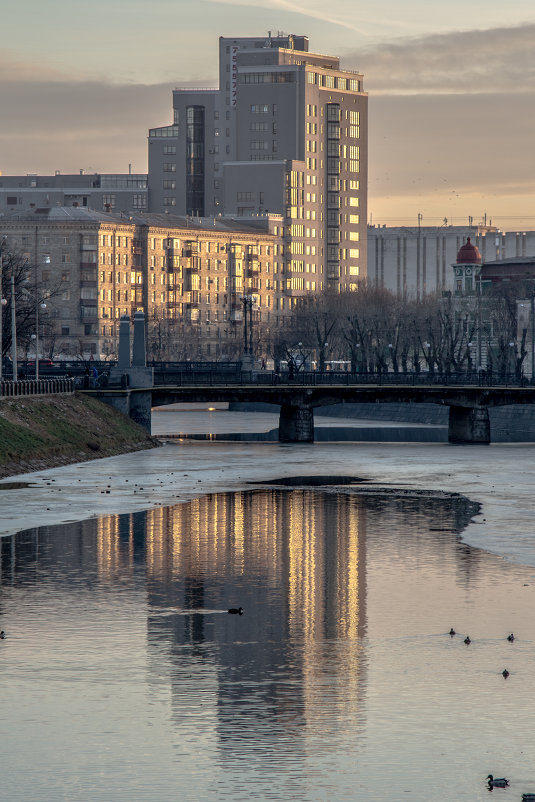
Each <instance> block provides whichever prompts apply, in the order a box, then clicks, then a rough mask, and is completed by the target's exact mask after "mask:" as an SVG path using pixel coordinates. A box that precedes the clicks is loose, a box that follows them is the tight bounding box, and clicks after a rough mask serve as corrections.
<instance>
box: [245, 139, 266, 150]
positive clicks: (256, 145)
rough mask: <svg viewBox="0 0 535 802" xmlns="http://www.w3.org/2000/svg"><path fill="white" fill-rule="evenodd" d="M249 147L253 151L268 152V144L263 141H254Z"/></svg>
mask: <svg viewBox="0 0 535 802" xmlns="http://www.w3.org/2000/svg"><path fill="white" fill-rule="evenodd" d="M249 147H250V148H251V150H267V149H268V143H267V142H265V141H264V140H262V139H253V140H252V141H251V142H250V143H249Z"/></svg>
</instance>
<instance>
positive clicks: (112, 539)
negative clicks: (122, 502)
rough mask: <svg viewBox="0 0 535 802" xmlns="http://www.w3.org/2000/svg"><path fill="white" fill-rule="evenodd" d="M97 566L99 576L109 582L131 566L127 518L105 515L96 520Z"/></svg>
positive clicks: (131, 552) (130, 539) (130, 546)
mask: <svg viewBox="0 0 535 802" xmlns="http://www.w3.org/2000/svg"><path fill="white" fill-rule="evenodd" d="M97 565H98V572H99V576H100V577H101V578H102V579H104V580H106V581H110V582H111V581H112V580H113V579H115V577H116V575H117V573H118V572H119V571H124V569H125V567H127V566H129V567H130V568H131V567H132V566H133V544H132V533H131V523H130V522H129V516H120V515H107V516H106V517H105V518H98V519H97Z"/></svg>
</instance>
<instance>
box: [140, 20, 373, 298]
mask: <svg viewBox="0 0 535 802" xmlns="http://www.w3.org/2000/svg"><path fill="white" fill-rule="evenodd" d="M367 141H368V140H367V95H366V93H365V92H364V91H363V77H362V75H361V74H360V73H356V72H351V71H348V70H344V69H342V68H341V67H340V61H339V59H338V58H337V57H334V56H325V55H319V54H315V53H309V52H308V39H307V37H305V36H294V35H287V36H276V37H273V36H271V35H268V36H267V37H261V38H258V37H251V38H225V37H221V38H220V40H219V86H218V88H217V89H210V90H199V89H191V90H185V89H177V90H175V91H174V92H173V123H172V124H171V125H167V126H163V127H160V128H153V129H151V130H150V131H149V179H148V180H149V209H150V210H151V211H157V212H165V211H172V212H176V213H178V214H181V215H189V216H201V217H202V216H203V215H207V216H215V217H218V216H219V215H222V216H225V215H230V216H233V217H239V218H243V219H245V218H256V217H263V216H265V215H269V214H276V215H280V216H282V218H283V242H284V248H285V252H284V278H285V286H284V293H285V295H286V297H288V298H289V299H294V298H298V297H299V296H302V295H304V294H306V293H307V292H311V291H312V292H321V291H324V290H327V289H334V290H337V291H340V290H346V289H354V288H355V287H356V284H357V282H358V280H359V279H360V278H363V277H365V275H366V266H367V256H366V215H367V162H368V152H367ZM290 304H292V301H290Z"/></svg>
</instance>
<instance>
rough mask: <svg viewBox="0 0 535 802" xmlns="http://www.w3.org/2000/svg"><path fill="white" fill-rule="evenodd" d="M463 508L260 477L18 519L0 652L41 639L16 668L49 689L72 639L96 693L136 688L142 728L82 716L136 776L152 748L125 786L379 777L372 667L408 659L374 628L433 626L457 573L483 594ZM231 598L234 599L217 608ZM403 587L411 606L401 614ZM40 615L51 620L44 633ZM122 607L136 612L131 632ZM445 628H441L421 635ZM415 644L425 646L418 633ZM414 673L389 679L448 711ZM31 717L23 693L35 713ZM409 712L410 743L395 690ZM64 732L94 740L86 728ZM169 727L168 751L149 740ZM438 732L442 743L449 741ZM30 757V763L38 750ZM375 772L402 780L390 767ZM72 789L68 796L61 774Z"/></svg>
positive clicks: (320, 788)
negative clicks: (233, 485)
mask: <svg viewBox="0 0 535 802" xmlns="http://www.w3.org/2000/svg"><path fill="white" fill-rule="evenodd" d="M474 511H475V507H474V506H473V505H470V504H469V503H467V502H466V501H465V500H463V499H451V498H443V499H440V498H438V499H437V498H429V497H426V496H417V495H414V496H408V497H405V498H397V497H390V496H387V495H385V496H373V495H367V496H360V495H358V494H355V493H354V492H353V491H351V490H349V491H347V492H344V493H337V492H335V491H332V492H321V491H318V490H306V489H262V490H252V491H248V492H241V493H235V494H232V493H223V494H215V495H210V496H206V497H203V498H199V499H195V500H193V501H192V502H190V503H188V504H183V505H178V506H175V507H169V508H157V509H153V510H150V511H147V512H143V513H135V514H131V515H121V516H108V517H105V518H100V519H94V520H91V521H85V522H83V523H77V524H71V525H69V526H62V527H51V528H42V529H34V530H28V531H26V532H23V533H21V534H19V535H17V536H16V537H13V538H5V539H4V540H2V541H0V544H1V555H0V570H1V574H0V579H1V591H0V629H2V628H4V629H6V630H8V631H10V630H11V631H13V630H14V629H15V628H17V629H18V635H19V636H20V639H21V641H22V640H24V642H25V644H26V645H25V646H24V647H22V646H21V647H17V644H16V643H15V644H14V649H15V651H14V652H13V654H16V650H17V648H20V649H21V650H22V649H23V648H24V649H26V650H28V649H29V651H26V652H24V660H26V661H30V663H29V664H31V660H32V659H35V654H33V658H32V653H31V648H30V646H28V645H27V644H31V643H33V642H34V640H35V642H39V646H40V653H39V662H38V663H36V664H35V665H32V666H31V671H29V669H28V668H26V670H27V671H28V682H29V683H30V682H31V681H32V680H34V679H35V678H36V677H38V678H39V682H40V683H41V687H43V688H45V689H47V690H48V691H49V692H57V691H56V690H55V689H56V688H57V684H58V682H59V683H61V682H69V681H72V680H73V679H76V678H77V671H78V670H80V669H79V668H78V667H77V665H78V664H77V663H76V661H75V660H74V659H73V653H76V650H83V654H84V662H83V671H84V679H86V678H87V676H88V675H89V676H91V675H93V676H94V683H95V685H94V687H95V690H94V693H95V694H97V697H98V694H99V688H100V685H102V686H104V687H105V685H106V682H108V681H109V676H110V675H111V676H113V681H114V682H115V683H119V685H120V683H121V671H123V672H124V674H125V680H124V682H125V689H126V690H125V692H127V694H128V698H130V699H143V700H144V707H143V714H142V717H141V720H143V722H144V723H145V724H147V725H148V726H150V727H151V728H154V734H153V736H151V738H153V740H151V741H150V743H148V742H147V740H146V739H144V738H143V737H142V736H138V735H137V732H138V730H139V726H140V719H139V718H137V719H132V720H131V721H130V720H129V718H128V716H127V715H126V717H125V720H124V722H122V720H121V723H116V724H115V729H114V726H111V725H110V723H109V721H108V719H107V718H106V721H105V723H104V721H100V723H99V719H98V718H95V721H94V725H93V726H94V728H95V731H96V732H97V731H99V726H100V731H99V739H100V740H99V749H100V750H102V739H104V741H105V742H106V739H109V741H108V742H107V743H108V745H107V747H106V748H109V749H110V750H111V751H113V749H114V744H115V742H116V739H117V738H121V737H122V738H123V740H124V739H127V740H128V742H129V749H130V750H131V760H132V764H133V766H134V767H133V768H132V767H131V768H130V770H131V771H133V772H134V775H133V776H136V772H137V771H140V769H136V768H135V764H136V760H138V759H139V761H140V765H142V764H144V763H146V756H147V750H148V753H149V754H150V760H149V762H150V769H149V771H150V772H151V777H152V778H153V779H154V781H156V778H157V780H158V782H157V784H156V785H155V786H154V793H152V792H151V791H148V790H147V783H146V782H145V781H141V785H140V786H139V787H143V795H140V796H139V798H140V799H145V800H149V799H153V798H154V799H162V798H171V797H170V796H169V793H170V790H169V789H170V788H172V787H173V784H174V782H175V781H176V774H175V772H176V770H177V766H179V768H180V776H181V783H182V787H183V789H184V794H185V797H184V798H188V799H212V798H213V799H225V798H229V799H230V798H232V799H242V798H243V799H250V798H254V797H255V796H256V798H259V799H271V798H272V799H288V798H294V799H325V798H333V799H335V798H342V797H343V796H344V795H345V796H346V798H347V794H349V795H351V793H352V791H351V789H352V788H354V787H355V783H360V784H361V785H360V786H359V787H363V788H364V787H366V788H368V789H370V788H372V787H375V788H376V787H377V786H378V785H379V786H380V784H381V781H382V772H383V770H384V767H383V765H382V761H383V759H384V758H383V755H382V751H381V750H382V747H381V748H379V746H378V744H381V743H382V741H383V740H384V738H385V737H386V736H385V733H387V734H388V737H391V732H392V730H391V725H390V718H389V717H391V716H392V717H393V718H395V712H393V711H392V704H396V703H397V702H392V699H390V700H389V705H390V707H389V708H388V707H385V708H384V709H383V708H382V707H381V702H380V701H378V700H380V699H381V698H382V696H385V697H388V696H389V694H390V693H391V689H392V687H393V681H392V677H391V676H387V671H388V670H390V669H392V668H393V667H395V666H396V664H398V665H400V666H401V665H406V661H407V653H406V651H401V650H400V645H399V643H398V644H397V645H395V646H393V647H392V652H391V653H390V654H387V653H386V652H385V649H386V647H385V645H384V642H380V641H379V640H378V639H379V638H384V637H385V636H390V635H391V633H392V632H395V633H396V634H397V635H401V636H406V635H407V633H408V632H409V631H410V629H411V627H412V628H415V629H416V630H417V631H419V632H425V631H429V627H430V626H436V621H437V619H438V618H439V617H440V615H443V612H442V613H441V605H442V611H443V609H444V600H445V599H448V598H449V597H450V596H451V594H452V588H454V587H455V586H456V585H460V586H462V587H465V588H467V589H470V590H471V591H473V589H474V587H477V586H480V590H481V592H482V593H483V594H485V593H486V592H487V589H486V588H487V585H486V583H487V581H488V577H487V572H486V571H485V570H484V569H485V566H486V567H487V568H488V565H489V563H488V560H489V557H488V555H485V554H484V553H483V552H478V551H472V550H470V549H469V548H467V547H466V546H461V545H460V544H459V541H458V538H457V536H456V533H457V532H459V531H461V530H462V528H463V527H464V526H465V525H466V523H467V522H468V520H469V519H470V517H471V516H472V515H473V514H474ZM507 570H513V569H507ZM431 588H432V589H433V592H431V590H430V589H431ZM238 605H241V606H242V607H243V608H244V611H245V613H244V615H243V616H231V615H228V614H227V613H226V610H227V608H228V607H231V606H238ZM411 605H413V606H414V605H415V606H416V608H417V609H416V612H414V611H411V612H410V613H408V612H407V611H408V610H412V608H411ZM456 605H457V608H456V609H457V610H459V609H461V607H460V605H461V603H460V602H459V601H456ZM437 611H438V612H437ZM409 616H410V620H408V617H409ZM43 620H45V621H47V622H49V625H50V622H51V621H53V622H54V623H53V629H54V630H55V633H52V634H51V635H50V641H51V643H50V645H49V646H48V647H47V646H46V645H43V644H42V638H40V628H41V631H42V622H43ZM137 621H140V622H145V626H146V630H145V632H144V633H143V638H144V643H143V644H142V643H141V640H140V638H139V637H138V636H137V633H136V630H135V624H136V622H137ZM6 622H9V623H6ZM431 622H432V623H431ZM450 624H457V622H456V621H455V620H453V619H449V618H448V620H447V621H445V622H444V628H449V625H450ZM446 625H447V627H446ZM426 627H427V630H426V629H425V628H426ZM95 629H98V630H99V632H100V635H99V637H100V641H101V643H100V648H99V650H98V651H97V650H94V649H93V647H94V645H95V641H93V640H92V638H93V634H92V633H94V631H95ZM431 631H432V630H431ZM515 631H516V627H515ZM67 635H68V638H67ZM104 636H105V637H106V639H107V640H106V643H105V648H104V649H103V647H102V639H103V637H104ZM441 637H442V636H441ZM47 640H48V638H47ZM5 643H8V641H6V642H5ZM133 643H134V644H135V647H133V645H132V644H133ZM451 645H452V644H451V642H450V639H449V638H447V639H441V640H440V646H439V647H437V648H440V650H442V649H444V648H448V647H450V646H451ZM411 647H412V648H413V649H416V650H418V654H419V656H420V659H421V658H422V653H421V652H420V651H419V650H420V649H421V648H422V646H421V644H419V643H415V642H412V643H411ZM47 648H49V649H50V654H48V653H47V651H46V650H47ZM426 648H429V647H426ZM2 654H3V655H7V656H8V657H9V654H10V653H8V652H6V651H5V650H4V651H3V652H2ZM52 654H53V657H52V656H51V655H52ZM461 654H462V655H464V654H465V652H464V651H463V652H462V653H461ZM378 655H381V657H380V659H379V660H378ZM18 659H19V660H22V658H21V657H20V655H19V657H18ZM423 659H424V660H425V661H429V660H431V658H430V653H429V652H426V653H425V656H424V658H423ZM433 659H437V656H436V655H435V657H434V658H433ZM443 659H444V654H441V656H440V659H439V663H438V665H440V660H443ZM52 661H54V663H53V664H54V673H52V672H51V670H50V675H49V673H48V671H49V670H48V669H47V666H48V665H49V664H52ZM62 661H63V663H64V671H63V672H62V673H61V675H60V674H58V669H57V664H58V662H60V663H61V662H62ZM14 666H15V664H14ZM119 667H120V671H119ZM500 668H503V666H500ZM19 669H20V665H19ZM407 670H409V669H407ZM412 670H413V671H414V669H412ZM435 670H436V671H439V670H440V669H439V668H436V669H435V668H434V669H433V672H434V671H435ZM10 676H11V675H10V674H9V672H8V674H7V679H8V681H7V685H6V693H7V694H9V693H14V694H15V699H16V696H17V694H20V693H24V692H25V690H24V682H23V681H22V680H21V678H20V670H19V672H18V674H17V672H16V671H15V668H13V675H12V679H11V685H12V687H11V688H10ZM15 677H16V679H15ZM378 677H379V678H380V679H379V680H378ZM21 682H22V686H21ZM396 682H397V680H396ZM419 682H421V683H422V684H421V686H418V683H419ZM47 683H49V685H47ZM413 683H414V686H415V689H414V691H413V690H412V688H411V687H410V686H408V687H404V689H403V690H404V694H405V695H406V696H405V698H406V700H408V699H409V698H410V699H412V700H413V701H414V704H415V708H416V706H417V705H418V706H420V705H422V704H424V702H423V701H422V700H423V698H424V696H425V694H426V693H428V692H429V694H430V696H431V698H432V700H433V701H432V704H430V709H431V708H432V707H433V706H435V707H436V710H433V715H436V716H437V717H440V716H441V715H442V714H444V715H445V716H449V715H451V712H450V711H448V710H447V708H444V711H443V710H442V708H441V706H440V702H439V701H437V697H436V696H435V695H434V694H435V693H436V691H435V690H433V689H431V688H432V686H431V685H430V684H429V683H428V681H427V680H426V679H425V678H424V679H419V678H417V679H414V680H413ZM430 689H431V690H430ZM471 692H472V693H473V689H471ZM412 694H414V695H412ZM71 704H74V705H80V708H79V709H78V708H77V715H80V716H81V717H83V718H84V722H87V720H88V719H91V717H96V716H97V714H96V713H95V712H94V710H92V709H89V708H86V707H84V701H83V700H76V702H72V703H71ZM110 704H111V703H110ZM137 704H138V706H139V703H137ZM14 705H15V706H14V711H16V702H15V703H14ZM108 707H109V704H108V703H106V704H105V705H104V709H107V708H108ZM159 708H162V709H163V710H164V711H165V715H164V716H163V719H167V721H162V718H161V716H160V717H158V715H157V714H156V712H155V710H157V709H159ZM418 709H419V707H418ZM14 711H11V713H12V715H15V716H16V712H14ZM70 713H71V711H69V714H67V713H65V715H70ZM41 715H44V713H43V712H42V711H41V710H40V709H37V710H35V711H34V716H35V717H36V718H37V720H39V717H40V716H41ZM107 715H109V711H108V713H107ZM132 715H133V714H132ZM137 715H138V716H139V715H141V714H139V713H138V714H137ZM405 715H406V719H405V725H404V726H405V729H406V738H407V742H408V743H410V744H411V748H413V749H415V750H417V745H418V744H419V746H420V748H421V749H423V750H424V751H425V749H426V748H427V744H426V737H425V734H423V735H422V733H421V732H418V731H417V730H415V731H414V733H413V729H414V720H413V719H412V715H413V713H412V712H411V708H410V705H408V712H406V713H405ZM429 715H431V713H429ZM16 723H17V722H15V724H16ZM18 723H19V725H20V726H23V724H22V723H21V722H18ZM62 723H63V725H65V726H66V729H68V727H69V726H70V724H68V722H67V721H64V722H62ZM124 728H126V731H128V735H126V734H125V729H124ZM385 728H386V729H385ZM378 733H381V734H380V735H378ZM29 737H30V738H31V736H29ZM78 737H79V739H80V748H81V749H84V750H86V751H87V750H89V757H91V749H93V748H95V747H94V744H93V743H92V742H90V741H88V736H87V732H86V730H85V728H84V729H83V730H82V731H81V732H79V733H78ZM411 739H412V740H411ZM165 743H168V744H170V745H171V746H172V749H173V750H174V754H175V761H176V764H173V763H172V764H171V765H170V764H169V761H168V760H167V761H166V760H164V758H163V757H162V756H161V754H160V753H161V750H162V745H163V744H165ZM450 746H451V745H450V744H447V745H446V746H443V747H442V748H444V749H445V752H446V753H447V754H448V755H449V757H448V759H454V758H455V750H453V751H448V750H449V749H450ZM36 748H37V750H38V751H39V748H40V747H39V746H37V747H36ZM402 748H404V747H400V746H399V744H398V746H397V749H398V750H401V749H402ZM455 748H457V746H456V745H455ZM37 753H38V752H37ZM93 757H96V756H95V755H94V756H93ZM446 763H447V761H446ZM366 766H368V768H366ZM363 767H364V768H363ZM43 770H44V772H45V777H46V775H47V772H48V771H50V772H52V771H53V770H54V764H53V763H52V765H50V766H49V768H48V769H47V768H45V769H43V767H42V766H40V771H43ZM146 770H147V769H146V768H145V771H146ZM428 770H429V769H428V767H427V768H423V769H422V773H423V774H424V775H426V771H428ZM389 771H390V772H391V774H392V777H393V779H394V780H395V781H396V782H399V781H400V776H402V772H403V766H402V765H401V764H399V765H398V764H396V765H394V766H391V767H390V768H389ZM400 772H401V774H400ZM275 775H276V776H277V779H274V778H275ZM66 782H67V787H69V782H70V781H69V779H68V778H67V780H66ZM199 783H200V784H201V785H202V786H203V791H202V793H201V792H199V791H198V788H199ZM210 783H213V784H212V785H211V786H210V788H207V785H210ZM251 783H253V785H254V788H255V791H254V794H253V793H252V792H251ZM156 787H157V789H158V790H157V791H156ZM192 789H197V790H195V791H192ZM106 793H107V796H106V797H105V798H106V799H109V800H115V799H120V798H123V797H121V796H120V794H121V793H122V790H121V784H120V782H118V783H117V785H115V784H114V782H113V781H111V782H110V781H108V782H107V785H106ZM366 793H367V792H366ZM17 798H19V799H22V800H23V799H29V798H32V797H31V796H29V795H28V794H26V795H25V794H24V793H23V794H22V795H20V794H19V796H18V797H17ZM69 798H70V799H78V798H80V799H82V798H84V796H83V793H80V796H77V795H76V793H74V792H73V790H72V788H71V794H70V796H69ZM93 798H97V797H96V796H93ZM130 798H133V799H135V798H137V797H135V795H134V796H132V795H131V797H130ZM362 798H370V797H366V796H363V797H362ZM374 798H375V797H374ZM421 798H423V797H421ZM443 798H444V799H445V798H447V797H443ZM471 798H478V797H476V796H473V797H471Z"/></svg>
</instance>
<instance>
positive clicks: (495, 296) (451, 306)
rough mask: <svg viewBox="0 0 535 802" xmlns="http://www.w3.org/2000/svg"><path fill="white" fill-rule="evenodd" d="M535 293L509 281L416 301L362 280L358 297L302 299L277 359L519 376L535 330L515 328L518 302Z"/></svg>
mask: <svg viewBox="0 0 535 802" xmlns="http://www.w3.org/2000/svg"><path fill="white" fill-rule="evenodd" d="M534 292H535V283H534V284H533V285H530V284H529V283H528V284H526V283H525V282H522V283H514V282H510V283H508V284H507V285H503V284H501V285H499V286H498V287H497V288H496V289H491V290H490V291H489V292H488V293H485V295H484V296H482V297H476V296H465V297H458V296H452V294H451V293H445V294H443V295H440V296H439V295H429V296H426V297H425V298H424V299H423V300H418V301H416V300H400V299H399V298H397V297H396V296H395V295H393V294H392V293H391V292H389V291H388V290H384V289H377V288H374V287H371V286H368V285H367V284H366V283H365V282H362V283H361V284H360V285H359V288H358V291H356V292H347V293H343V294H338V293H337V294H334V293H333V294H326V295H323V296H315V297H309V298H306V299H303V301H302V302H301V303H300V304H299V305H298V306H297V308H296V309H295V311H294V312H293V314H292V316H291V317H290V318H289V319H288V321H287V324H286V326H285V327H284V329H283V330H281V331H280V332H279V333H278V335H277V338H276V341H275V342H274V343H273V347H274V355H275V359H276V360H288V359H289V358H290V359H291V358H292V355H294V354H296V353H301V354H307V356H308V357H309V359H308V362H312V361H314V362H315V365H316V368H317V369H318V370H325V368H326V367H327V366H329V365H332V363H333V362H335V363H336V362H340V363H346V365H347V367H348V369H350V370H351V371H352V372H372V373H386V372H394V373H407V372H410V371H413V372H416V373H418V372H420V371H421V370H427V371H429V373H430V374H434V373H435V372H436V373H445V374H447V373H465V372H466V373H471V372H472V371H475V370H478V369H479V370H483V369H484V370H486V371H492V372H495V373H498V374H502V375H503V374H507V373H515V374H516V375H517V376H519V375H521V373H522V370H523V366H524V362H525V358H526V356H527V354H528V348H527V346H528V341H529V342H530V343H531V348H533V342H532V332H531V327H529V328H528V327H527V328H524V329H521V330H518V323H517V311H518V303H519V299H522V298H530V297H532V296H533V294H534ZM301 361H303V360H301Z"/></svg>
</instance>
